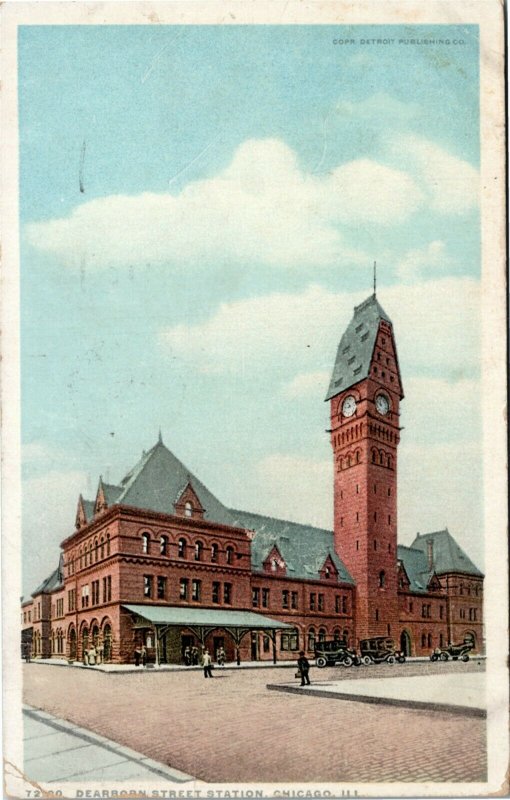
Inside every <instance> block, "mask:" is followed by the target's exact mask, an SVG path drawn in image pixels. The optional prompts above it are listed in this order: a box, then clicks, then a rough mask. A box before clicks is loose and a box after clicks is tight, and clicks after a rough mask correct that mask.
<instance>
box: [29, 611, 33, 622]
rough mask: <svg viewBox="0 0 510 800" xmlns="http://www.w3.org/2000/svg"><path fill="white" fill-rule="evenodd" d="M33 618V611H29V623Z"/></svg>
mask: <svg viewBox="0 0 510 800" xmlns="http://www.w3.org/2000/svg"><path fill="white" fill-rule="evenodd" d="M31 618H32V612H31V611H29V612H28V621H29V622H30V621H31Z"/></svg>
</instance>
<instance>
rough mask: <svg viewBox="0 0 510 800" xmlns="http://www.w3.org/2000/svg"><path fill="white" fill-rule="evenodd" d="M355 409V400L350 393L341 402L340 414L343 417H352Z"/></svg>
mask: <svg viewBox="0 0 510 800" xmlns="http://www.w3.org/2000/svg"><path fill="white" fill-rule="evenodd" d="M355 411H356V400H355V399H354V397H353V396H352V394H350V395H349V396H348V397H346V398H345V400H344V402H343V403H342V414H343V415H344V417H352V415H353V414H354V412H355Z"/></svg>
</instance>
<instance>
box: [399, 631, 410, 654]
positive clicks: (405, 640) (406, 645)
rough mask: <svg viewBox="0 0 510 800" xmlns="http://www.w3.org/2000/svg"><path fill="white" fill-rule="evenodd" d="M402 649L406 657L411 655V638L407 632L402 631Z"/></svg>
mask: <svg viewBox="0 0 510 800" xmlns="http://www.w3.org/2000/svg"><path fill="white" fill-rule="evenodd" d="M400 649H401V650H402V652H403V654H404V655H405V656H410V655H411V637H410V636H409V634H408V632H407V631H402V633H401V634H400Z"/></svg>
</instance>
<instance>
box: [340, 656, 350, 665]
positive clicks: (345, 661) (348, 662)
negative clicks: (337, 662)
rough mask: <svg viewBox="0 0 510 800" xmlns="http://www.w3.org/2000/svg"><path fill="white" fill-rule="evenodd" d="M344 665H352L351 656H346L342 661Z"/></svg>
mask: <svg viewBox="0 0 510 800" xmlns="http://www.w3.org/2000/svg"><path fill="white" fill-rule="evenodd" d="M342 664H343V665H344V667H352V658H351V656H345V658H344V660H343V661H342Z"/></svg>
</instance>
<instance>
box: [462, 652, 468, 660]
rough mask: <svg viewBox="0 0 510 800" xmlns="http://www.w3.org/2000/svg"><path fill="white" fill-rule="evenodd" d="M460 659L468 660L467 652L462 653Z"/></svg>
mask: <svg viewBox="0 0 510 800" xmlns="http://www.w3.org/2000/svg"><path fill="white" fill-rule="evenodd" d="M461 660H462V661H469V656H468V654H467V653H464V655H463V656H461Z"/></svg>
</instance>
